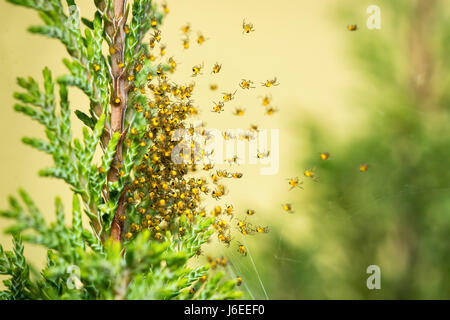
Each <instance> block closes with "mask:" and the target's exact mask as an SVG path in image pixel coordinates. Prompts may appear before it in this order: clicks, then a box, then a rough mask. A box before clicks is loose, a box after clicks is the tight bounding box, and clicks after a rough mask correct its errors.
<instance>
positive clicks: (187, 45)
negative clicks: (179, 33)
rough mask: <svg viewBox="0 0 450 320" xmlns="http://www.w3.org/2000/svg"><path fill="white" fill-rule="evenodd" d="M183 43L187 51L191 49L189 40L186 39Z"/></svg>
mask: <svg viewBox="0 0 450 320" xmlns="http://www.w3.org/2000/svg"><path fill="white" fill-rule="evenodd" d="M182 41H183V48H184V49H185V50H186V49H189V38H188V37H186V38H184V39H182Z"/></svg>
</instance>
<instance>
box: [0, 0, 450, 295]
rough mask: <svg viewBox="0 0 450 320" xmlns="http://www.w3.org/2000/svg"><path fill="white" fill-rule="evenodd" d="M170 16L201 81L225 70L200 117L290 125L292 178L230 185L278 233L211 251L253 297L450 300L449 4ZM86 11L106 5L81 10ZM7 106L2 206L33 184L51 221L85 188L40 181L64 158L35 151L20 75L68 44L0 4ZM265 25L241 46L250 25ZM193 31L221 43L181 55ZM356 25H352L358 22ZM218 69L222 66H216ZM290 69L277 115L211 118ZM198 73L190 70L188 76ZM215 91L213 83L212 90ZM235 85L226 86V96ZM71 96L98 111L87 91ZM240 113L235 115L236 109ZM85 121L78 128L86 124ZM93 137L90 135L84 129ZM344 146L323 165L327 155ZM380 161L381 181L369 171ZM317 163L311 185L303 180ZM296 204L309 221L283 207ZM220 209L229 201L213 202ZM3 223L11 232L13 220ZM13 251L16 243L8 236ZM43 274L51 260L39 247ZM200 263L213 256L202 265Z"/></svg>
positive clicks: (174, 45) (422, 0) (247, 103)
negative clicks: (234, 92)
mask: <svg viewBox="0 0 450 320" xmlns="http://www.w3.org/2000/svg"><path fill="white" fill-rule="evenodd" d="M167 2H168V4H169V7H170V8H171V13H170V15H169V16H168V18H167V20H166V21H165V25H164V27H163V42H165V43H166V44H167V45H168V51H169V52H170V55H172V54H173V55H174V56H175V58H176V59H178V60H177V61H180V62H181V64H180V70H181V72H182V73H183V72H184V73H186V74H189V69H190V68H191V67H192V65H194V64H198V63H200V62H202V61H204V62H205V63H206V64H208V65H209V64H213V63H215V62H216V61H218V62H220V63H222V65H223V71H221V74H220V75H219V76H218V77H217V78H215V79H212V78H211V76H209V75H205V77H203V78H201V79H199V82H198V83H197V86H198V87H200V89H199V92H197V96H196V100H195V101H196V103H199V104H200V105H202V106H203V110H204V111H203V112H202V113H201V114H200V116H199V118H200V119H202V120H205V121H206V122H207V123H208V126H210V127H218V128H236V127H244V128H247V127H248V126H249V124H250V123H255V124H259V125H260V127H262V128H279V129H280V138H281V139H280V141H281V144H280V170H279V172H278V174H276V175H274V176H261V175H260V174H259V168H255V167H254V166H249V165H247V166H242V170H240V171H242V172H244V179H243V181H242V182H241V183H239V184H237V183H234V182H233V183H232V184H230V194H229V196H228V197H227V199H226V202H232V203H233V204H234V206H235V208H236V211H237V212H238V215H239V217H243V216H244V215H245V213H244V212H245V210H246V209H248V208H253V209H255V210H256V212H257V213H256V214H255V216H254V217H252V222H254V224H258V223H259V224H264V225H268V226H269V228H270V232H269V233H268V234H266V235H256V236H249V237H246V238H241V237H239V235H236V239H237V240H238V241H241V242H243V243H244V244H245V245H246V246H247V247H248V249H249V255H248V256H247V257H241V256H240V255H239V253H238V252H237V250H236V247H235V246H231V247H230V248H225V247H223V246H217V245H215V244H214V243H213V244H211V247H210V248H209V250H206V253H207V254H208V253H209V254H212V255H214V256H220V255H222V254H223V255H225V256H226V257H227V258H228V260H229V261H230V264H229V267H228V272H229V273H230V276H232V277H234V276H237V275H240V276H242V277H243V279H244V281H243V285H242V288H243V289H244V290H245V291H246V293H247V297H248V298H259V299H265V298H270V299H317V298H321V299H355V298H356V299H432V298H437V299H449V298H450V275H449V273H450V247H449V235H450V183H449V181H450V170H449V167H450V148H449V147H450V127H449V112H450V90H449V88H450V83H449V80H450V79H449V76H448V74H449V72H450V60H449V58H448V53H449V49H450V19H449V18H450V3H449V2H448V1H446V0H441V1H438V0H373V1H366V0H358V1H357V0H355V1H353V0H345V1H337V0H323V1H305V0H298V1H296V0H281V1H277V2H274V1H267V0H264V1H261V0H260V1H257V0H249V1H245V2H242V1H239V0H230V1H226V2H224V1H207V2H206V1H202V0H192V1H182V0H173V1H167ZM369 5H378V6H379V7H380V9H381V11H380V12H381V29H380V30H369V29H368V28H367V26H366V20H367V19H368V17H369V15H368V14H367V13H366V9H367V7H368V6H369ZM79 6H80V9H81V13H82V14H85V15H89V14H90V13H91V12H92V4H91V2H90V1H84V0H83V1H81V2H80V4H79ZM0 15H1V19H0V20H1V21H2V27H3V30H4V32H3V33H2V34H1V35H0V44H1V47H2V50H0V63H1V65H2V70H3V73H4V76H3V77H2V79H1V80H0V81H1V84H2V85H1V87H0V88H1V89H0V90H1V92H0V93H1V96H2V101H3V110H2V117H1V119H0V121H1V126H0V139H1V140H0V141H1V145H2V149H3V150H4V154H3V157H2V160H1V161H2V166H1V168H0V170H1V171H0V174H1V175H2V184H1V190H0V191H1V192H0V195H1V198H0V207H2V208H4V207H5V206H6V199H7V195H8V194H11V193H14V192H15V190H16V189H17V187H25V189H26V190H28V191H29V192H30V193H31V195H33V197H34V198H35V199H36V200H37V203H38V205H39V206H40V207H41V208H42V211H44V212H46V216H47V217H48V219H49V220H52V219H53V204H52V202H53V198H54V196H55V195H61V196H62V197H63V199H65V203H66V207H67V208H70V192H69V190H68V188H67V187H66V186H64V185H63V184H62V183H61V182H58V181H53V180H48V179H47V180H46V179H41V178H38V177H37V174H36V172H37V170H38V169H40V168H42V167H43V166H46V165H48V164H49V163H50V159H48V158H47V157H46V156H45V155H42V154H38V153H37V152H35V151H33V150H30V149H28V148H27V147H25V146H23V145H20V142H19V141H20V137H21V136H24V135H32V136H35V135H42V133H41V132H40V128H39V127H38V126H37V125H35V124H34V123H33V124H31V123H30V122H29V121H28V120H27V119H24V118H23V117H22V116H21V115H16V114H14V112H13V111H12V105H13V100H12V98H11V96H12V91H13V90H15V89H16V87H15V84H14V79H15V77H16V76H23V75H28V74H30V75H32V76H34V77H39V73H40V70H41V69H42V67H43V66H44V65H48V66H50V67H51V68H52V70H54V73H55V74H56V75H59V74H62V73H63V72H64V67H63V66H62V63H61V62H60V60H61V58H62V57H63V56H64V55H65V53H64V50H63V49H62V48H61V46H60V45H59V44H58V43H56V42H55V41H52V40H48V39H42V38H40V37H37V36H32V35H29V34H27V33H26V31H25V29H26V27H27V26H29V25H30V24H33V23H37V22H38V19H37V17H36V15H35V14H34V13H33V12H30V11H28V10H24V9H22V8H16V7H13V6H11V5H9V4H5V3H4V2H1V3H0ZM244 18H245V19H246V20H247V21H251V22H253V23H254V24H255V29H256V31H255V32H254V33H253V34H251V37H242V35H241V29H240V28H241V25H242V19H244ZM186 22H190V23H191V25H192V26H193V29H194V30H201V31H202V32H203V33H204V34H205V36H206V37H207V38H209V40H208V41H207V42H206V43H205V44H204V46H202V47H198V46H196V45H194V44H192V48H191V49H190V50H188V51H186V52H185V51H183V49H182V48H181V40H180V39H181V35H180V27H181V25H183V24H185V23H186ZM349 24H357V25H358V30H357V31H354V32H351V31H348V30H347V25H349ZM206 73H208V72H206ZM273 76H277V78H278V79H279V81H280V83H281V85H280V86H278V87H274V88H273V91H271V94H272V96H273V98H274V103H275V106H276V107H278V108H279V109H280V112H279V113H278V114H276V115H275V116H273V117H272V118H268V117H267V116H264V113H263V110H262V107H260V106H259V105H258V104H259V103H260V102H259V101H258V99H257V97H258V96H259V95H262V94H263V93H264V92H266V91H263V90H262V89H261V88H257V89H255V92H256V93H255V94H252V95H250V94H248V95H244V94H241V93H238V95H240V96H238V97H237V100H238V101H239V103H240V104H238V105H236V106H244V107H246V108H247V117H245V119H237V120H236V117H234V116H233V115H232V113H231V111H230V113H229V114H224V116H223V117H221V118H217V117H215V116H214V115H212V114H211V113H210V112H209V111H208V107H209V106H210V104H211V101H212V100H214V99H215V96H214V95H213V94H212V93H211V92H210V91H209V90H208V85H209V83H210V82H213V81H214V82H217V83H219V91H220V92H222V91H225V90H227V89H229V88H233V87H236V86H237V83H238V82H239V81H240V79H242V78H250V79H254V81H255V82H256V83H258V82H259V81H257V79H260V80H261V81H263V80H265V79H269V78H273ZM184 78H185V79H186V78H187V79H188V80H189V78H188V77H184ZM202 88H203V89H202ZM222 89H223V90H222ZM71 101H72V103H73V106H76V107H77V108H81V109H83V108H87V101H86V100H85V99H84V98H83V97H82V95H81V94H80V93H79V92H77V91H76V90H72V92H71ZM232 109H233V108H232ZM73 122H74V123H76V120H75V118H74V119H73ZM75 131H76V132H78V133H79V127H77V128H75ZM322 152H328V153H330V158H329V159H328V160H325V161H323V160H321V159H320V153H322ZM363 163H366V164H367V165H368V170H367V171H366V172H360V170H359V166H360V165H361V164H363ZM306 168H313V170H314V171H315V173H316V175H317V176H318V179H317V181H312V180H311V179H308V178H306V177H304V176H303V171H304V170H305V169H306ZM295 176H299V177H301V178H302V179H303V180H304V184H303V187H304V190H299V189H295V190H291V191H289V186H288V184H287V180H286V179H287V178H290V177H295ZM286 202H289V203H292V205H293V207H294V211H295V212H294V214H288V213H285V212H282V210H281V206H280V204H281V203H286ZM211 204H213V205H214V204H215V203H214V202H211ZM1 222H2V227H4V226H6V225H7V224H6V222H4V221H1ZM0 243H1V244H2V245H4V246H5V247H7V248H9V247H10V239H9V237H6V236H3V235H1V236H0ZM26 253H27V255H28V256H29V257H30V259H31V261H33V262H35V263H36V264H38V265H42V263H43V253H44V252H43V251H42V250H41V249H38V248H35V247H31V246H28V247H27V249H26ZM199 259H201V261H203V260H205V257H200V258H199ZM369 265H378V266H379V267H380V269H381V289H380V290H369V289H368V288H367V286H366V279H367V277H368V276H369V275H368V274H367V273H366V269H367V267H368V266H369Z"/></svg>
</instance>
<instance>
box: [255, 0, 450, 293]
mask: <svg viewBox="0 0 450 320" xmlns="http://www.w3.org/2000/svg"><path fill="white" fill-rule="evenodd" d="M358 4H359V3H353V5H350V3H349V7H348V8H346V10H345V12H344V13H343V14H342V16H340V19H339V22H340V25H341V28H344V27H345V25H346V24H349V23H354V22H355V21H357V22H358V26H359V30H358V31H356V32H348V37H349V41H348V43H347V45H348V46H349V47H350V48H351V52H352V53H351V54H348V55H347V57H349V60H348V63H349V65H354V66H357V68H358V70H360V71H361V73H362V74H363V75H364V79H365V80H364V81H362V82H361V83H355V84H354V87H353V92H352V99H353V102H354V103H353V104H352V105H351V106H352V108H354V109H355V111H356V112H355V117H360V119H359V122H358V125H357V126H356V128H355V127H352V128H355V129H352V130H353V131H351V132H349V134H348V138H346V139H344V140H343V141H342V140H339V139H336V138H335V136H334V135H333V132H332V130H330V129H329V128H325V127H322V126H321V125H320V121H315V120H314V121H304V122H303V125H304V126H305V127H306V128H309V129H307V130H305V131H302V132H299V139H302V141H303V140H306V141H307V142H308V143H307V148H306V149H307V150H308V154H309V155H310V156H308V158H306V159H302V161H301V164H300V166H299V171H300V172H303V170H304V168H305V167H312V168H315V172H316V174H317V175H318V176H319V177H320V178H319V180H318V183H315V184H314V183H313V185H311V184H309V185H308V188H309V189H311V190H310V191H309V192H308V202H309V203H311V204H312V205H311V207H310V208H313V209H304V208H297V212H301V214H303V215H306V216H307V218H308V219H309V221H310V225H311V228H312V229H311V232H310V236H309V237H308V240H307V241H302V242H299V241H287V240H286V239H284V234H283V235H281V240H280V241H278V239H279V237H278V236H275V237H274V238H273V239H276V240H277V241H278V242H274V243H273V246H268V247H267V251H265V252H264V254H265V255H267V256H272V255H273V254H274V253H275V254H279V252H280V251H283V254H284V256H286V257H289V258H292V259H291V260H292V261H282V260H272V261H274V262H276V263H274V264H270V265H268V266H267V267H266V273H267V274H276V277H275V279H276V283H275V282H274V283H267V282H266V285H268V286H269V288H270V289H269V291H270V292H271V295H272V297H280V298H290V299H295V298H333V299H349V298H363V299H365V298H370V299H379V298H385V299H430V298H437V299H448V298H449V297H450V272H449V270H450V269H449V268H450V243H449V241H448V239H449V234H450V171H449V168H448V167H449V164H450V148H449V146H450V126H449V123H450V122H449V120H450V113H449V110H450V101H449V92H450V90H449V88H450V86H449V84H450V83H449V77H448V73H449V72H450V65H449V61H450V60H449V58H448V52H449V49H450V28H449V21H450V20H449V13H450V11H449V9H450V7H449V6H448V2H446V1H428V0H424V1H408V0H395V1H378V2H377V3H376V4H379V5H380V7H381V17H382V29H381V30H368V29H366V26H365V21H364V20H362V19H361V18H360V17H361V16H362V15H357V16H356V18H355V15H356V13H355V10H360V11H361V12H363V10H364V9H365V7H362V6H359V5H358ZM340 5H341V4H340ZM342 5H343V6H344V3H342ZM343 17H344V19H342V18H343ZM358 17H359V18H358ZM302 127H303V126H302ZM300 137H301V138H300ZM321 152H330V154H331V156H330V158H329V159H328V160H325V161H323V160H321V159H320V157H319V155H320V153H321ZM364 163H366V164H367V165H368V170H367V171H365V172H361V171H360V168H359V167H360V165H361V164H364ZM302 196H304V194H302V195H300V196H299V197H302ZM305 210H309V211H307V212H305ZM288 236H289V237H291V238H292V237H294V238H295V236H293V235H288ZM294 243H295V244H294ZM370 265H378V266H379V267H380V268H381V289H380V290H369V289H368V288H367V287H366V280H367V278H368V277H369V274H367V273H366V268H367V267H368V266H370Z"/></svg>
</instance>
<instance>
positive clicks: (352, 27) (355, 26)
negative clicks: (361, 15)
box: [347, 24, 358, 31]
mask: <svg viewBox="0 0 450 320" xmlns="http://www.w3.org/2000/svg"><path fill="white" fill-rule="evenodd" d="M347 29H348V31H356V30H358V26H357V25H356V24H349V25H348V26H347Z"/></svg>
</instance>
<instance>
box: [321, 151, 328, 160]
mask: <svg viewBox="0 0 450 320" xmlns="http://www.w3.org/2000/svg"><path fill="white" fill-rule="evenodd" d="M329 157H330V154H329V153H328V152H322V153H321V154H320V159H322V160H328V158H329Z"/></svg>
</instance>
